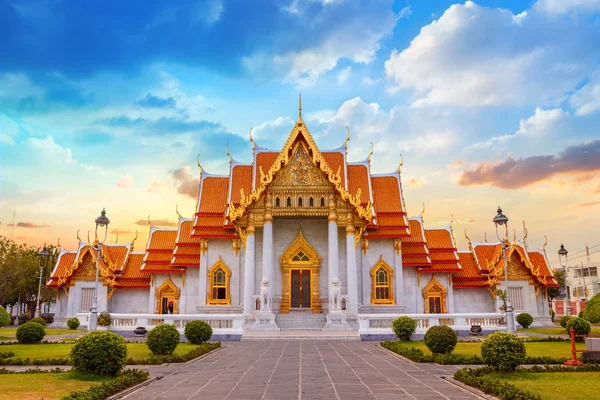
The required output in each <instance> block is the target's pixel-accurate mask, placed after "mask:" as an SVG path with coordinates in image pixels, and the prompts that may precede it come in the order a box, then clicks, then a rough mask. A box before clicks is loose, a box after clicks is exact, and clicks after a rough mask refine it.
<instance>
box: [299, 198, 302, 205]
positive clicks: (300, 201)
mask: <svg viewBox="0 0 600 400" xmlns="http://www.w3.org/2000/svg"><path fill="white" fill-rule="evenodd" d="M298 207H302V197H298Z"/></svg>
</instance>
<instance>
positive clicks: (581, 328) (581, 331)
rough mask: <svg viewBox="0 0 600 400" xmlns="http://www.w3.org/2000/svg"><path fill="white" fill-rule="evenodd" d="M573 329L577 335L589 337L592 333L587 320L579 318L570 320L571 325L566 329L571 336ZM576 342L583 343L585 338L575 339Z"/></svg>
mask: <svg viewBox="0 0 600 400" xmlns="http://www.w3.org/2000/svg"><path fill="white" fill-rule="evenodd" d="M571 327H573V330H574V331H575V334H576V335H589V334H590V332H591V331H592V327H591V326H590V323H589V322H587V321H586V320H585V319H583V318H579V317H577V318H571V319H570V320H569V323H568V324H567V326H566V327H565V329H566V330H567V332H568V333H569V334H571ZM575 340H577V341H580V342H583V338H575Z"/></svg>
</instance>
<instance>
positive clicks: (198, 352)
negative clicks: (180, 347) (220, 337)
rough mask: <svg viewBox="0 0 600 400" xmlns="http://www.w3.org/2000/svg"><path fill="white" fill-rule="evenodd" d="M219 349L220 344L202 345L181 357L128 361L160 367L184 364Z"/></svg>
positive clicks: (158, 357) (130, 363)
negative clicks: (166, 364)
mask: <svg viewBox="0 0 600 400" xmlns="http://www.w3.org/2000/svg"><path fill="white" fill-rule="evenodd" d="M219 347H221V343H220V342H216V343H203V344H201V345H198V346H197V347H196V348H195V349H193V350H190V351H188V352H187V353H185V354H183V355H181V356H178V355H175V354H173V355H170V356H159V355H153V356H152V357H150V358H145V359H141V360H140V359H138V360H134V359H132V358H130V359H128V360H127V365H160V364H165V363H183V362H188V361H190V360H193V359H194V358H196V357H200V356H202V355H204V354H206V353H210V352H211V351H213V350H215V349H218V348H219Z"/></svg>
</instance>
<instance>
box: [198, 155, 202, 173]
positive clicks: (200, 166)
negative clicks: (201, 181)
mask: <svg viewBox="0 0 600 400" xmlns="http://www.w3.org/2000/svg"><path fill="white" fill-rule="evenodd" d="M198 168H200V175H202V165H200V154H198Z"/></svg>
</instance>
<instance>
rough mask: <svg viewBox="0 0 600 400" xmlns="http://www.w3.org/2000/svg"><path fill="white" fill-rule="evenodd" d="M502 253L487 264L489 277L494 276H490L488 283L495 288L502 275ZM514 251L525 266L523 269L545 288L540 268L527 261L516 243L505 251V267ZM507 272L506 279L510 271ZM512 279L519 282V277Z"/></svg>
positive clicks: (544, 280) (545, 281)
mask: <svg viewBox="0 0 600 400" xmlns="http://www.w3.org/2000/svg"><path fill="white" fill-rule="evenodd" d="M506 243H508V244H510V243H509V242H508V240H507V241H506ZM503 251H504V250H502V251H500V252H499V254H498V255H497V256H496V257H495V258H494V259H493V260H491V261H489V260H488V262H487V269H488V270H489V271H490V275H495V276H493V277H492V276H490V277H489V278H488V283H489V284H490V286H496V285H497V284H498V280H499V278H500V276H501V275H503V274H504V263H500V260H501V259H502V252H503ZM515 251H516V252H517V254H519V256H520V257H521V262H522V263H523V264H524V265H525V267H527V269H529V271H530V272H531V275H533V277H534V278H535V279H536V280H537V282H539V283H540V284H541V285H542V286H546V284H547V280H546V277H545V276H543V275H542V274H541V272H540V267H536V266H534V265H533V263H532V262H531V261H530V260H529V257H527V255H526V254H525V252H524V250H523V249H522V248H521V247H520V246H519V245H517V244H516V243H513V244H510V247H509V249H508V251H506V261H507V266H508V264H509V263H508V261H509V260H510V258H511V256H512V255H513V253H514V252H515ZM508 272H509V273H508V278H509V279H510V278H511V271H508ZM514 278H515V279H518V280H520V277H517V276H515V277H514ZM513 280H514V279H513Z"/></svg>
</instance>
